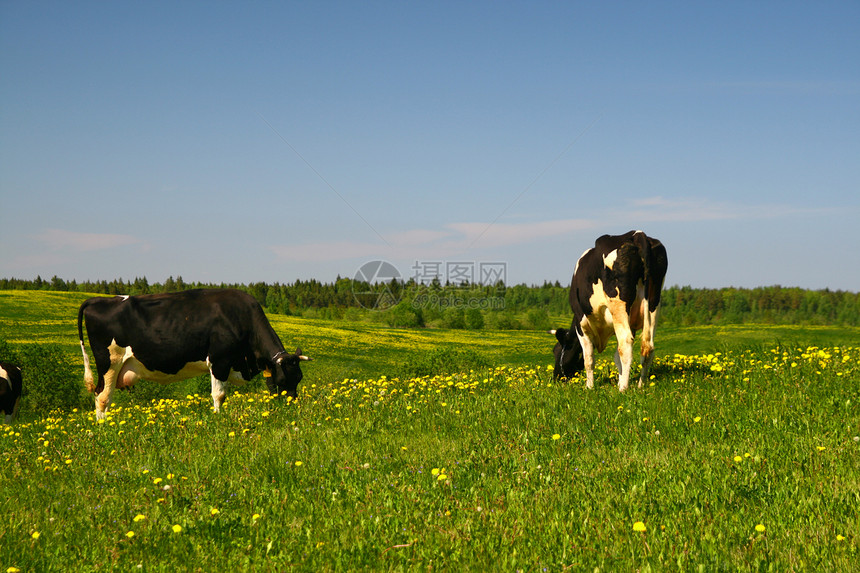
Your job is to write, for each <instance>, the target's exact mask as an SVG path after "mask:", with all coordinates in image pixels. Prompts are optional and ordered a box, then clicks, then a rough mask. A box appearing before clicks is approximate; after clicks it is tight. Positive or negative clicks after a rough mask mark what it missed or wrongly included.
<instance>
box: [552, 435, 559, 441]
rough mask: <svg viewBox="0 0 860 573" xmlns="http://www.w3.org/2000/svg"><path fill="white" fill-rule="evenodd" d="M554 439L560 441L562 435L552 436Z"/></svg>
mask: <svg viewBox="0 0 860 573" xmlns="http://www.w3.org/2000/svg"><path fill="white" fill-rule="evenodd" d="M552 439H553V440H560V439H561V434H553V435H552Z"/></svg>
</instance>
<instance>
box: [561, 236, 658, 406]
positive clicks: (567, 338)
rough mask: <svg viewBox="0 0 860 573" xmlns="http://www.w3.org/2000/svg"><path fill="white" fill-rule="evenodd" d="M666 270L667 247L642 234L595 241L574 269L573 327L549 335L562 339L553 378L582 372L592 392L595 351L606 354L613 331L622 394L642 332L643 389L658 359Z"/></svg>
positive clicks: (571, 297)
mask: <svg viewBox="0 0 860 573" xmlns="http://www.w3.org/2000/svg"><path fill="white" fill-rule="evenodd" d="M667 267H668V259H667V257H666V248H665V247H664V246H663V244H662V243H661V242H660V241H658V240H657V239H654V238H652V237H648V236H646V235H645V233H643V232H642V231H630V232H628V233H625V234H624V235H615V236H612V235H603V236H602V237H600V238H599V239H597V241H595V243H594V248H591V249H588V250H587V251H585V253H583V255H582V256H581V257H580V258H579V260H578V261H577V263H576V267H575V268H574V271H573V278H572V279H571V282H570V308H571V309H572V310H573V322H572V323H571V325H570V329H569V330H568V329H565V328H559V329H557V330H551V331H550V333H551V334H554V335H555V337H556V340H557V341H558V342H557V343H556V345H555V348H554V349H553V354H554V355H555V371H554V377H555V378H561V377H570V376H573V375H574V374H575V373H577V372H579V371H581V370H583V368H584V369H585V373H586V384H587V386H588V387H589V388H593V387H594V352H595V350H596V351H597V352H603V350H604V349H605V348H606V344H607V342H608V341H609V337H610V336H612V334H613V333H614V334H615V338H616V339H617V341H618V350H617V351H616V353H615V366H616V367H617V368H618V389H619V390H620V391H622V392H623V391H624V390H626V389H627V385H628V382H629V379H630V368H631V366H632V364H633V338H634V336H635V334H636V331H637V330H641V331H642V336H641V340H640V346H641V352H640V354H641V356H642V358H641V364H642V372H641V375H640V376H639V387H640V388H641V387H642V385H643V384H644V382H645V380H646V378H647V377H648V370H649V369H650V367H651V362H652V361H653V360H654V331H655V329H656V328H657V311H658V309H659V308H660V292H661V290H662V289H663V280H664V279H665V277H666V269H667Z"/></svg>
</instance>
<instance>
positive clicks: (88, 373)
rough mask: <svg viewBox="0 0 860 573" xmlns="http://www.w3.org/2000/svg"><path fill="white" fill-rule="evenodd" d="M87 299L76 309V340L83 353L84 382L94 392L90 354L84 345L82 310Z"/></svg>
mask: <svg viewBox="0 0 860 573" xmlns="http://www.w3.org/2000/svg"><path fill="white" fill-rule="evenodd" d="M88 304H89V301H88V300H86V301H84V303H83V304H82V305H81V308H79V309H78V340H80V342H81V353H82V354H83V355H84V384H86V386H87V390H88V391H90V392H94V391H95V389H96V385H95V382H94V381H93V371H92V369H91V368H90V356H89V354H87V347H86V346H85V345H84V310H85V309H86V308H87V306H88Z"/></svg>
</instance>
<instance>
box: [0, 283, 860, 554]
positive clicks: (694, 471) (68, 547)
mask: <svg viewBox="0 0 860 573" xmlns="http://www.w3.org/2000/svg"><path fill="white" fill-rule="evenodd" d="M84 298H86V296H85V295H80V294H72V293H50V292H33V291H0V340H5V341H6V343H7V344H8V345H9V347H10V348H13V349H21V348H26V347H27V346H28V345H46V344H47V345H55V346H56V347H57V348H59V349H60V350H61V354H62V356H63V357H64V359H63V360H61V362H63V363H62V364H61V366H62V368H63V369H65V370H69V371H71V374H69V375H70V376H73V377H75V378H76V379H77V380H78V381H79V382H80V385H81V386H82V380H81V379H82V367H81V357H80V349H79V346H78V341H77V332H76V323H75V321H76V318H77V307H78V305H79V304H80V302H81V301H82V300H83V299H84ZM556 318H557V322H558V326H567V325H568V324H569V323H570V318H569V317H556ZM270 319H271V321H272V325H273V326H274V328H275V330H276V331H277V332H278V334H279V335H280V336H281V338H282V340H283V341H284V344H285V346H286V347H287V348H288V349H292V348H295V347H296V346H301V347H302V349H303V350H304V352H305V353H306V354H307V355H309V356H312V357H313V358H314V360H315V361H314V362H311V363H309V364H307V365H304V367H303V370H304V372H305V378H304V381H303V382H302V384H301V386H300V388H299V400H298V401H296V402H293V401H287V400H285V399H271V398H270V397H269V396H268V395H267V394H266V393H264V392H263V385H262V383H260V382H257V383H252V384H251V385H249V386H247V387H245V388H243V389H241V390H239V391H236V392H232V391H231V393H230V395H229V396H228V398H227V401H226V402H225V405H224V409H223V411H222V412H221V414H219V415H214V414H213V413H212V412H211V399H210V398H209V395H208V389H207V386H208V381H204V382H201V381H200V380H192V381H189V382H186V383H182V384H180V385H176V386H173V387H166V388H162V387H155V386H154V385H152V387H150V385H147V384H146V383H142V384H141V385H140V386H139V387H138V388H135V389H134V390H133V391H131V392H127V393H120V394H119V395H118V396H117V398H118V399H117V401H116V403H115V405H114V406H112V408H111V410H109V411H108V417H107V419H106V420H103V421H102V423H98V422H97V421H96V420H95V416H94V413H93V407H92V403H91V402H82V403H81V405H80V406H78V407H77V408H73V409H72V408H70V409H66V410H59V411H54V412H51V413H48V414H36V413H34V412H33V411H29V412H28V411H27V409H26V408H27V402H25V404H24V406H23V407H22V416H21V419H20V421H19V423H18V424H16V425H14V426H11V427H4V428H0V466H2V470H0V471H2V482H0V483H2V496H0V499H2V500H3V504H4V505H3V509H2V511H0V540H2V541H0V571H17V570H20V571H65V570H68V569H70V568H73V569H75V570H79V571H96V570H122V571H127V570H136V569H139V570H142V571H177V570H179V571H226V570H243V571H245V570H253V571H285V570H308V571H310V570H313V571H316V570H355V569H362V570H430V569H434V570H451V571H454V570H478V571H486V570H498V571H519V570H522V571H563V570H573V571H585V570H587V571H595V570H603V571H644V570H655V571H657V570H680V571H688V570H703V571H712V570H743V571H768V570H773V571H786V570H801V569H806V570H825V571H848V570H855V569H856V563H857V562H858V560H860V552H858V540H860V511H858V507H860V407H858V390H860V330H858V329H850V328H826V327H819V328H809V327H804V328H793V327H761V326H738V327H695V328H678V329H672V330H669V329H661V328H660V327H658V330H657V339H656V340H657V359H656V361H655V365H654V368H653V370H652V373H653V377H652V379H651V382H650V384H649V385H648V386H647V387H646V388H644V389H641V390H639V389H636V388H635V386H634V387H631V388H630V389H629V390H628V392H627V393H625V394H619V392H618V391H617V389H616V388H615V387H614V385H613V384H612V381H611V378H612V377H613V376H614V366H613V365H612V359H611V354H610V351H607V352H605V353H603V354H602V355H601V356H600V362H599V372H600V376H598V385H597V387H596V388H595V390H593V391H588V390H586V389H585V387H584V383H583V381H582V380H581V379H575V380H573V381H570V382H562V383H558V382H553V381H552V380H551V377H550V375H551V372H552V369H551V348H552V344H553V340H554V339H553V338H552V337H551V336H550V335H548V334H546V333H543V332H529V331H514V332H505V331H501V332H496V331H450V330H443V329H432V330H431V329H427V330H401V329H388V328H384V327H380V326H375V325H368V324H362V325H351V324H350V323H347V322H342V321H324V320H308V319H300V318H293V317H283V316H271V317H270ZM25 367H26V365H25ZM25 384H27V371H26V370H25Z"/></svg>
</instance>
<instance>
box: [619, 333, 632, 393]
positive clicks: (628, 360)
mask: <svg viewBox="0 0 860 573" xmlns="http://www.w3.org/2000/svg"><path fill="white" fill-rule="evenodd" d="M615 337H616V338H617V339H618V351H617V353H616V354H617V357H616V362H615V365H616V366H617V367H618V390H619V391H621V392H624V391H625V390H627V385H628V384H629V381H630V368H631V367H632V366H633V333H632V332H630V329H629V328H626V329H624V328H619V329H616V330H615Z"/></svg>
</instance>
